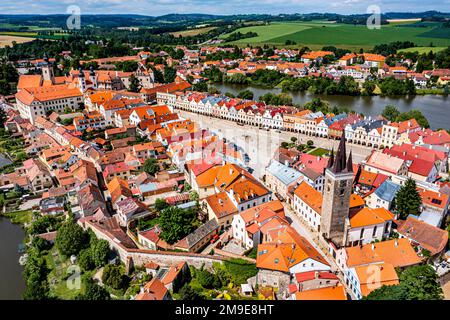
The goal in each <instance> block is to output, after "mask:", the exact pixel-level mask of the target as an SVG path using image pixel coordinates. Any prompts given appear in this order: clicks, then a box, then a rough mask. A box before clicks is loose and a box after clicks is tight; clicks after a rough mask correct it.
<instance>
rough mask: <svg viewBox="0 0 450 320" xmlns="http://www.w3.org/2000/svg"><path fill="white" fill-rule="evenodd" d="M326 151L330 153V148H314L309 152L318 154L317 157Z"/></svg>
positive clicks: (314, 154) (313, 154)
mask: <svg viewBox="0 0 450 320" xmlns="http://www.w3.org/2000/svg"><path fill="white" fill-rule="evenodd" d="M328 153H330V150H327V149H323V148H316V149H313V150H312V151H310V152H309V154H310V155H312V156H318V157H322V156H324V155H326V154H328Z"/></svg>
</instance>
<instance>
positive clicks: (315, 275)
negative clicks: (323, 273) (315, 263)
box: [314, 271, 319, 279]
mask: <svg viewBox="0 0 450 320" xmlns="http://www.w3.org/2000/svg"><path fill="white" fill-rule="evenodd" d="M314 279H319V271H316V272H314Z"/></svg>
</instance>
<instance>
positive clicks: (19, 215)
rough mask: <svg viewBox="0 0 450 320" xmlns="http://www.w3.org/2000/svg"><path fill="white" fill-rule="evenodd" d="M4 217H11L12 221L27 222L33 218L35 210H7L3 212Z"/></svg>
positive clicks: (17, 222)
mask: <svg viewBox="0 0 450 320" xmlns="http://www.w3.org/2000/svg"><path fill="white" fill-rule="evenodd" d="M2 215H3V216H4V217H7V218H9V219H11V222H12V223H16V224H22V225H23V224H26V223H30V222H31V219H32V218H33V212H32V211H31V210H24V211H14V212H6V213H3V214H2Z"/></svg>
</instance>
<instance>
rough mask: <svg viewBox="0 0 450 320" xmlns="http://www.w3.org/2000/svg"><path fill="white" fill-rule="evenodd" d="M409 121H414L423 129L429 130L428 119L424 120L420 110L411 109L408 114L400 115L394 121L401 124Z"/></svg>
mask: <svg viewBox="0 0 450 320" xmlns="http://www.w3.org/2000/svg"><path fill="white" fill-rule="evenodd" d="M411 119H416V121H417V123H418V124H419V125H420V126H421V127H423V128H429V127H430V124H429V123H428V119H427V118H425V116H424V115H423V113H422V112H421V111H420V110H417V109H412V110H410V111H408V112H403V113H401V114H400V115H399V116H398V117H397V118H396V119H395V121H397V122H401V121H407V120H411Z"/></svg>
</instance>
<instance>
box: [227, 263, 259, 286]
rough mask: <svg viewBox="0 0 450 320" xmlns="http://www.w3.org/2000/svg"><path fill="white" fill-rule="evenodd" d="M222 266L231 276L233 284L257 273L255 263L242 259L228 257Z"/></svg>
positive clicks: (241, 282) (244, 281)
mask: <svg viewBox="0 0 450 320" xmlns="http://www.w3.org/2000/svg"><path fill="white" fill-rule="evenodd" d="M224 266H225V268H226V270H227V271H228V273H229V274H230V276H231V281H232V282H233V283H235V284H243V283H246V282H247V279H248V278H251V277H253V276H255V275H256V274H257V273H258V269H256V265H255V264H253V263H251V262H248V261H246V260H242V259H230V260H227V261H225V262H224Z"/></svg>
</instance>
